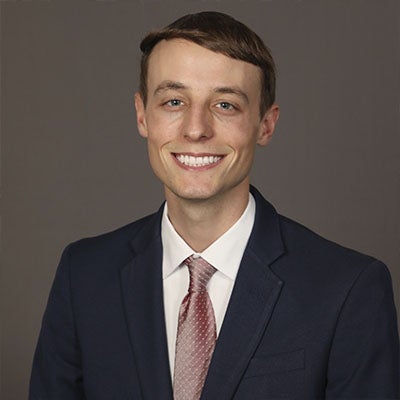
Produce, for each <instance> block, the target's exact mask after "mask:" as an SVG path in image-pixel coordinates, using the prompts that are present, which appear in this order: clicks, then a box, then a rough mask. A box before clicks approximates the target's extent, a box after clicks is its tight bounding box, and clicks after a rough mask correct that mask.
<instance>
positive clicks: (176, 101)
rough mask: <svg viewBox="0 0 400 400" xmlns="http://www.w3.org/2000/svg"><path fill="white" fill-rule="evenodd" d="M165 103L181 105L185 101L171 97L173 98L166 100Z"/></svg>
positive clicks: (175, 105)
mask: <svg viewBox="0 0 400 400" xmlns="http://www.w3.org/2000/svg"><path fill="white" fill-rule="evenodd" d="M164 104H165V105H166V106H170V107H179V106H181V105H182V104H183V102H182V101H181V100H178V99H171V100H168V101H167V102H165V103H164Z"/></svg>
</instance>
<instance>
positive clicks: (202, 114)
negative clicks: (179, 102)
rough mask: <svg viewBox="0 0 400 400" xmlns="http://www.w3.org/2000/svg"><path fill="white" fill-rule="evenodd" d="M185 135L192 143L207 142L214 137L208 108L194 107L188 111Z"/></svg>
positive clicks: (185, 121) (185, 120) (185, 118)
mask: <svg viewBox="0 0 400 400" xmlns="http://www.w3.org/2000/svg"><path fill="white" fill-rule="evenodd" d="M183 133H184V136H185V138H186V139H188V140H190V141H199V140H206V139H208V138H210V137H211V136H212V135H213V133H212V127H211V120H210V115H209V112H208V111H207V108H206V107H202V106H193V105H192V106H191V107H190V108H188V109H187V111H186V113H185V117H184V126H183Z"/></svg>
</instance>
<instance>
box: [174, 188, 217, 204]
mask: <svg viewBox="0 0 400 400" xmlns="http://www.w3.org/2000/svg"><path fill="white" fill-rule="evenodd" d="M169 191H170V192H172V193H173V194H174V195H175V196H176V197H179V198H181V199H184V200H193V201H195V200H198V201H201V200H208V199H210V198H212V197H215V195H217V193H218V190H215V188H204V187H198V186H195V187H193V186H192V187H188V186H186V187H182V188H169Z"/></svg>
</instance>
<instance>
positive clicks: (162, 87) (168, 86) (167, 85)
mask: <svg viewBox="0 0 400 400" xmlns="http://www.w3.org/2000/svg"><path fill="white" fill-rule="evenodd" d="M187 88H188V87H187V86H185V85H184V84H183V83H180V82H175V81H163V82H161V83H160V84H159V85H158V86H157V87H156V89H155V90H154V95H156V94H159V93H161V92H165V91H166V90H183V89H187Z"/></svg>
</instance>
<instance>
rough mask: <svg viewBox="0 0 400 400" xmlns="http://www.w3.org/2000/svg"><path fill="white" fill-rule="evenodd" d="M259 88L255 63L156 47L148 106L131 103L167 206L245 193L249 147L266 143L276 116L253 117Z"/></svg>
mask: <svg viewBox="0 0 400 400" xmlns="http://www.w3.org/2000/svg"><path fill="white" fill-rule="evenodd" d="M260 85H261V71H260V70H259V68H258V67H256V66H255V65H252V64H249V63H246V62H243V61H240V60H235V59H232V58H229V57H227V56H224V55H222V54H219V53H214V52H212V51H210V50H208V49H205V48H203V47H201V46H199V45H197V44H195V43H192V42H189V41H186V40H183V39H173V40H168V41H166V40H163V41H161V42H160V43H158V44H157V45H156V47H155V48H154V49H153V52H152V53H151V55H150V59H149V66H148V82H147V87H148V97H147V98H148V100H147V104H146V106H145V105H144V104H143V101H142V99H141V97H140V95H139V94H136V97H135V106H136V112H137V122H138V128H139V132H140V134H141V135H142V136H143V137H145V138H147V140H148V151H149V157H150V162H151V165H152V168H153V170H154V172H155V174H156V175H157V176H158V178H159V179H160V180H161V181H162V182H163V184H164V187H165V193H166V198H167V201H170V200H175V201H176V200H179V199H181V200H184V201H193V202H204V201H212V200H215V199H219V200H223V201H228V202H232V201H234V199H235V197H237V196H241V197H243V196H244V198H246V196H248V190H249V172H250V168H251V165H252V162H253V156H254V150H255V145H256V144H258V145H261V146H265V145H266V144H267V143H268V142H269V140H270V138H271V136H272V133H273V130H274V127H275V123H276V121H277V119H278V115H279V109H278V107H277V106H276V105H273V106H272V107H271V108H270V109H269V110H268V111H267V112H266V114H265V115H264V116H262V117H260V111H259V110H260V93H261V89H260ZM227 204H228V203H227Z"/></svg>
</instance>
